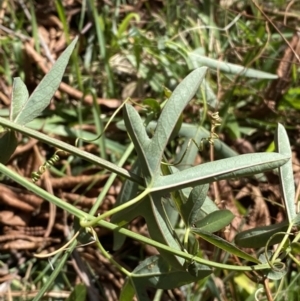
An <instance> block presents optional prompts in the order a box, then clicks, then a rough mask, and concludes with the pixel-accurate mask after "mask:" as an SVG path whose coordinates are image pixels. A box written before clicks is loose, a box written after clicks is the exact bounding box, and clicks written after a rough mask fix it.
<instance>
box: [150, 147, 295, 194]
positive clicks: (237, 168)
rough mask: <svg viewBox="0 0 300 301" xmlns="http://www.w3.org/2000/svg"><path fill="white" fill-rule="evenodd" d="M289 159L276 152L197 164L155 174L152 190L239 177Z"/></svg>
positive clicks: (177, 187)
mask: <svg viewBox="0 0 300 301" xmlns="http://www.w3.org/2000/svg"><path fill="white" fill-rule="evenodd" d="M289 159H290V157H289V156H284V155H281V154H278V153H254V154H244V155H239V156H236V157H232V158H226V159H221V160H217V161H214V162H208V163H204V164H201V165H197V166H194V167H191V168H188V169H185V170H182V171H180V172H177V173H176V174H171V175H168V176H157V177H155V179H154V182H153V185H152V191H163V192H164V193H166V192H170V191H173V190H175V189H182V188H185V187H189V186H192V187H194V186H196V185H201V184H206V183H210V182H213V181H219V180H223V179H230V178H240V177H246V176H250V175H254V174H257V173H260V172H264V171H267V170H272V169H275V168H277V167H279V166H281V165H283V164H285V163H286V162H287V161H288V160H289Z"/></svg>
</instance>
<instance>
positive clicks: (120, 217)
mask: <svg viewBox="0 0 300 301" xmlns="http://www.w3.org/2000/svg"><path fill="white" fill-rule="evenodd" d="M131 171H132V172H133V173H135V174H138V175H139V174H140V173H141V167H140V164H139V161H138V160H136V161H135V162H134V164H133V165H132V167H131ZM138 188H139V185H138V184H137V183H136V182H133V181H130V180H128V179H127V180H126V181H125V182H124V183H123V185H122V189H121V191H120V193H119V194H118V197H117V201H116V204H115V207H118V206H119V205H122V204H124V203H126V202H128V201H130V200H131V199H133V198H134V197H135V196H136V195H137V194H138V191H139V189H138ZM141 205H142V202H140V203H138V204H136V205H134V206H130V207H127V208H125V209H123V210H122V211H120V212H117V213H116V214H114V215H113V216H112V217H111V219H110V222H111V223H114V224H116V225H119V226H120V227H123V226H125V225H127V224H129V223H130V222H131V221H132V220H133V219H135V218H136V217H137V216H138V215H139V212H140V209H139V206H141ZM113 237H114V238H113V240H114V242H113V250H118V249H120V248H121V247H122V245H123V243H124V242H125V239H126V236H125V235H123V234H121V233H119V232H117V231H114V232H113Z"/></svg>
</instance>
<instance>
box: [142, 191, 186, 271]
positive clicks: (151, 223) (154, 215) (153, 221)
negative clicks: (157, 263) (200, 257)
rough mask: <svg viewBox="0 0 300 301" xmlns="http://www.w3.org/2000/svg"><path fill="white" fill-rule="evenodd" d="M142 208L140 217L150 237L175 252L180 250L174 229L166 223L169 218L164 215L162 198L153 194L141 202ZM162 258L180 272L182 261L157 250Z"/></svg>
mask: <svg viewBox="0 0 300 301" xmlns="http://www.w3.org/2000/svg"><path fill="white" fill-rule="evenodd" d="M142 202H143V206H141V207H140V209H141V210H140V211H141V212H140V215H142V216H143V217H144V218H145V220H146V223H147V227H148V231H149V234H150V237H151V238H152V239H153V240H155V241H158V242H160V243H163V244H165V245H168V246H170V247H172V248H173V249H175V250H182V247H181V246H180V245H179V242H178V241H177V240H176V235H175V231H174V229H172V228H171V227H170V226H171V225H170V223H169V221H168V219H169V217H168V216H167V215H166V210H165V208H164V207H165V206H167V205H168V203H165V204H164V203H163V198H162V197H161V195H160V194H155V195H152V196H149V197H147V198H146V199H145V200H143V201H142ZM159 253H160V254H161V255H162V257H163V258H164V259H165V260H166V261H167V262H169V264H170V265H172V266H173V267H174V268H176V269H178V270H181V269H183V265H184V261H185V260H184V259H183V258H181V257H178V256H175V255H174V254H171V253H169V252H166V251H164V250H159Z"/></svg>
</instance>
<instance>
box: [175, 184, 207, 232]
mask: <svg viewBox="0 0 300 301" xmlns="http://www.w3.org/2000/svg"><path fill="white" fill-rule="evenodd" d="M208 189H209V184H206V185H199V186H196V187H194V188H193V189H192V190H191V192H190V194H189V197H188V199H187V201H186V202H185V203H184V204H182V206H181V208H180V213H181V216H182V218H183V220H184V222H185V224H186V226H187V227H190V226H191V225H193V224H195V223H196V222H197V221H198V220H199V219H200V218H201V214H200V211H201V207H202V205H203V203H204V201H205V199H206V196H207V192H208Z"/></svg>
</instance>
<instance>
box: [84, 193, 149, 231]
mask: <svg viewBox="0 0 300 301" xmlns="http://www.w3.org/2000/svg"><path fill="white" fill-rule="evenodd" d="M150 191H151V190H150V189H148V188H147V189H145V190H144V191H143V192H142V193H141V194H139V195H138V196H136V197H135V198H133V199H132V200H130V201H128V202H126V203H124V204H122V205H120V206H118V207H115V208H113V209H111V210H109V211H106V212H105V213H103V214H101V215H99V216H98V217H96V218H93V219H92V220H90V221H88V222H84V221H82V222H81V223H80V226H81V227H84V228H85V227H92V226H95V225H96V224H97V223H99V222H100V221H102V220H104V219H105V218H106V217H108V216H111V215H113V214H116V213H117V212H120V211H122V210H124V209H125V208H128V207H130V206H132V205H134V204H136V203H137V202H138V201H140V200H142V199H143V198H144V197H145V196H146V195H148V194H149V193H150Z"/></svg>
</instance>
